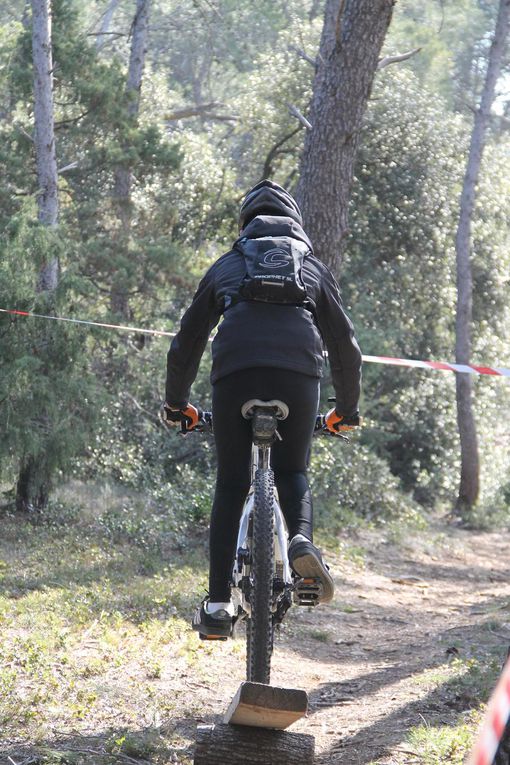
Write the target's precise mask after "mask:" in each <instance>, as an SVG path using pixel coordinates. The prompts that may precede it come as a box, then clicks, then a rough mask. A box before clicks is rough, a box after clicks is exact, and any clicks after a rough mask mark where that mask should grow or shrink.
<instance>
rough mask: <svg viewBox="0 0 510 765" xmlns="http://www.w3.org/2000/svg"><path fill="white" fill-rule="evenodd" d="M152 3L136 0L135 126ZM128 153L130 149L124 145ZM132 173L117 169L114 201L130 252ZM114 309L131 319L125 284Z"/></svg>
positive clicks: (131, 85) (131, 108)
mask: <svg viewBox="0 0 510 765" xmlns="http://www.w3.org/2000/svg"><path fill="white" fill-rule="evenodd" d="M149 13H150V0H137V2H136V12H135V17H134V19H133V24H132V26H131V48H130V53H129V67H128V74H127V82H126V91H125V99H126V112H127V117H128V121H129V122H130V123H134V124H136V122H137V120H138V113H139V110H140V92H141V88H142V79H143V70H144V66H145V57H146V54H147V39H148V28H149ZM123 149H124V151H125V152H127V151H128V149H129V146H128V145H124V146H123ZM132 185H133V172H132V168H131V166H130V164H129V162H127V161H126V162H125V163H124V164H122V165H119V166H118V167H117V169H116V170H115V179H114V191H113V195H114V199H115V204H116V208H117V216H118V220H119V232H118V242H119V245H120V246H121V247H122V248H124V249H127V245H128V242H129V236H130V231H131V218H132V199H131V190H132ZM111 307H112V310H113V312H114V313H117V314H120V315H121V316H123V317H125V318H129V303H128V295H127V290H126V288H125V285H123V284H121V283H119V284H114V286H113V287H112V291H111Z"/></svg>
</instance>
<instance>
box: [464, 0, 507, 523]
mask: <svg viewBox="0 0 510 765" xmlns="http://www.w3.org/2000/svg"><path fill="white" fill-rule="evenodd" d="M509 11H510V0H500V3H499V10H498V16H497V20H496V28H495V32H494V38H493V41H492V44H491V48H490V51H489V61H488V65H487V74H486V77H485V84H484V87H483V91H482V96H481V99H480V106H479V108H478V110H477V111H476V113H475V120H474V125H473V131H472V133H471V142H470V146H469V155H468V161H467V167H466V174H465V176H464V183H463V187H462V194H461V199H460V215H459V224H458V227H457V235H456V239H455V252H456V258H457V312H456V326H455V331H456V334H455V360H456V362H457V363H458V364H469V363H470V359H471V323H472V318H473V276H472V270H471V222H472V219H473V212H474V207H475V201H476V184H477V182H478V177H479V174H480V165H481V160H482V154H483V150H484V146H485V133H486V128H487V124H488V122H489V117H490V111H491V107H492V103H493V101H494V95H495V90H496V82H497V79H498V77H499V74H500V71H501V63H502V59H503V54H504V50H505V43H506V39H507V35H508V20H509ZM456 386H457V422H458V427H459V436H460V447H461V475H460V485H459V493H458V497H457V510H458V511H459V512H460V513H462V512H465V511H466V510H469V508H471V507H472V506H473V505H474V504H475V503H476V502H477V500H478V495H479V491H480V461H479V456H478V443H477V437H476V425H475V420H474V415H473V402H472V391H473V381H472V377H471V375H468V374H462V373H457V376H456Z"/></svg>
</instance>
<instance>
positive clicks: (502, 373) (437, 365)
mask: <svg viewBox="0 0 510 765" xmlns="http://www.w3.org/2000/svg"><path fill="white" fill-rule="evenodd" d="M0 313H7V314H10V315H12V316H29V317H32V318H36V319H50V320H51V321H65V322H69V323H70V324H85V325H87V326H90V327H105V328H106V329H118V330H120V331H121V332H139V333H142V334H144V335H155V336H161V337H175V335H176V333H175V332H164V331H163V330H161V329H143V328H141V327H128V326H125V325H123V324H106V323H104V322H100V321H87V320H85V319H69V318H66V317H64V316H46V315H44V314H41V313H31V312H30V311H14V310H9V309H7V308H0ZM363 361H366V362H369V363H374V364H391V365H392V366H399V367H415V368H418V369H433V370H435V371H438V372H461V373H462V374H471V375H496V376H499V377H510V369H507V368H506V367H486V366H475V365H470V364H450V363H448V362H446V361H420V360H418V359H398V358H392V357H391V356H363Z"/></svg>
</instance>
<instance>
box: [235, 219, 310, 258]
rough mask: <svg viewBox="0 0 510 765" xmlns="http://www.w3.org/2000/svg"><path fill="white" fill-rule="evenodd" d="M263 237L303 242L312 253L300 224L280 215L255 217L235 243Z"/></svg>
mask: <svg viewBox="0 0 510 765" xmlns="http://www.w3.org/2000/svg"><path fill="white" fill-rule="evenodd" d="M263 236H274V237H280V236H282V237H283V236H287V237H290V238H291V239H299V241H300V242H304V243H305V244H306V245H307V246H308V247H309V248H310V250H311V251H312V252H313V247H312V243H311V241H310V240H309V238H308V236H307V235H306V234H305V232H304V230H303V228H302V226H301V224H300V223H297V221H295V220H293V219H292V218H288V217H284V216H281V215H257V216H256V217H255V218H253V220H251V221H250V222H249V223H248V225H247V226H246V227H245V228H243V230H242V231H241V235H240V236H239V238H238V239H236V242H239V241H240V240H241V239H260V238H261V237H263ZM234 244H235V242H234Z"/></svg>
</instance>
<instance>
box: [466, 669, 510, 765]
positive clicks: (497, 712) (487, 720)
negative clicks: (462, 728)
mask: <svg viewBox="0 0 510 765" xmlns="http://www.w3.org/2000/svg"><path fill="white" fill-rule="evenodd" d="M509 717H510V661H507V663H506V664H505V666H504V668H503V672H502V673H501V677H500V678H499V681H498V684H497V685H496V688H495V689H494V691H493V694H492V696H491V698H490V700H489V704H488V706H487V711H486V713H485V716H484V718H483V722H482V726H481V728H480V732H479V734H478V736H477V738H476V741H475V745H474V747H473V749H472V750H471V754H470V755H469V758H468V761H467V763H466V765H492V761H493V760H494V756H495V754H496V752H497V750H498V746H499V742H500V741H501V738H502V737H503V732H504V730H505V726H506V723H507V720H508V718H509Z"/></svg>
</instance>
